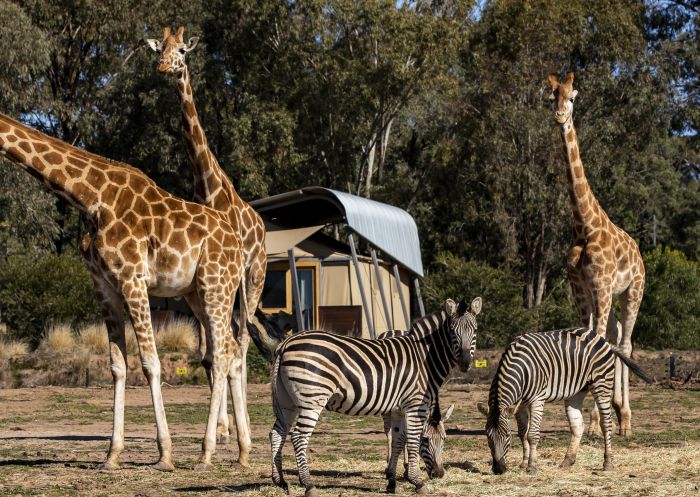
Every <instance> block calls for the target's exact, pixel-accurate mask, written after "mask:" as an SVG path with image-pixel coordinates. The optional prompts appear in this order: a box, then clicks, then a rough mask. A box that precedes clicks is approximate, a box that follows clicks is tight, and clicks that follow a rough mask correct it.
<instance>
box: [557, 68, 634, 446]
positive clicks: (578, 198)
mask: <svg viewBox="0 0 700 497" xmlns="http://www.w3.org/2000/svg"><path fill="white" fill-rule="evenodd" d="M549 83H550V85H551V87H552V94H551V95H550V97H549V98H550V100H551V101H552V108H553V110H554V118H555V120H556V122H557V124H558V125H559V126H560V129H561V137H562V141H563V143H564V152H565V153H566V165H567V169H566V176H567V180H568V186H569V199H570V201H571V207H572V211H573V215H574V229H573V235H574V240H573V244H572V246H571V249H570V250H569V257H568V260H567V272H568V275H569V281H570V282H571V289H572V291H573V295H574V300H575V302H576V307H577V309H578V312H579V315H580V318H581V321H582V322H583V324H584V325H588V326H590V327H591V328H592V329H594V330H595V331H596V333H597V334H599V335H606V333H608V334H610V335H611V336H612V337H613V338H614V339H615V340H616V342H617V344H618V345H620V348H621V349H622V352H623V353H624V354H625V355H626V356H627V357H629V356H630V354H631V353H632V330H633V328H634V323H635V321H636V319H637V313H638V312H639V306H640V305H641V303H642V296H643V294H644V274H645V272H644V262H643V260H642V256H641V254H640V253H639V247H638V246H637V243H636V242H635V241H634V239H632V237H631V236H629V235H628V234H627V233H625V231H624V230H622V229H621V228H619V227H618V226H616V225H615V224H614V223H613V222H612V221H611V220H610V218H609V217H608V215H607V214H606V213H605V211H604V210H603V208H602V207H601V206H600V204H599V203H598V200H597V199H596V198H595V196H594V195H593V192H592V191H591V187H590V185H589V184H588V180H587V179H586V174H585V172H584V169H583V163H582V162H581V154H580V153H579V147H578V139H577V137H576V130H575V129H574V123H573V108H574V100H575V99H576V95H577V94H578V92H577V91H576V90H574V88H573V83H574V73H573V72H569V73H567V77H566V81H564V82H563V83H562V82H559V81H558V80H557V77H556V76H554V75H550V76H549ZM614 296H619V300H620V309H621V319H620V321H621V325H622V326H621V330H620V326H619V324H618V323H617V321H616V319H615V315H614V313H613V307H612V299H613V297H614ZM613 406H614V408H615V412H616V414H617V418H618V423H619V432H620V434H621V435H631V434H632V413H631V411H630V405H629V370H628V368H627V366H624V365H623V364H621V362H620V361H619V360H618V361H616V366H615V390H614V395H613ZM597 415H598V411H597V409H594V413H593V414H592V416H591V425H590V427H589V432H591V431H595V430H596V429H597V427H598V423H597V422H596V421H597V419H596V418H597Z"/></svg>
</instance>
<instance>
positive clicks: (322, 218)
mask: <svg viewBox="0 0 700 497" xmlns="http://www.w3.org/2000/svg"><path fill="white" fill-rule="evenodd" d="M250 205H251V206H252V207H253V208H254V209H255V210H256V211H258V212H259V213H260V214H261V215H262V216H263V218H265V220H266V222H269V223H272V224H274V225H278V226H284V227H287V228H299V227H304V226H315V225H318V224H328V223H341V222H344V223H346V224H347V225H348V227H349V228H350V229H351V230H352V231H354V232H355V233H357V235H358V236H360V237H362V238H363V239H365V240H366V241H367V242H369V243H370V244H371V245H373V246H375V247H377V248H378V249H379V250H381V251H382V252H383V253H384V254H385V255H386V256H388V257H390V258H392V259H393V260H395V261H396V262H397V263H399V264H401V265H402V266H404V267H406V268H407V269H409V270H410V271H412V272H413V273H415V274H417V275H419V276H423V262H422V260H421V255H420V241H419V239H418V228H417V227H416V222H415V221H414V220H413V218H412V217H411V215H410V214H409V213H408V212H406V211H405V210H403V209H400V208H398V207H394V206H391V205H387V204H383V203H381V202H377V201H375V200H371V199H368V198H363V197H358V196H357V195H351V194H349V193H344V192H339V191H337V190H332V189H330V188H323V187H320V186H310V187H306V188H301V189H299V190H294V191H291V192H287V193H281V194H279V195H274V196H272V197H267V198H263V199H260V200H254V201H253V202H250Z"/></svg>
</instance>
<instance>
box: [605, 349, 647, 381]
mask: <svg viewBox="0 0 700 497" xmlns="http://www.w3.org/2000/svg"><path fill="white" fill-rule="evenodd" d="M610 348H611V349H612V351H613V352H614V353H615V355H616V356H617V357H619V358H620V360H621V361H622V362H624V363H625V365H626V366H627V367H628V368H630V371H632V372H633V373H634V374H636V375H637V376H639V377H640V378H641V379H642V380H644V381H645V382H647V383H654V381H655V380H654V378H652V377H651V376H649V375H648V374H646V373H645V372H644V370H643V369H642V368H640V367H639V366H638V365H637V364H636V363H634V362H632V359H630V358H629V357H627V356H626V355H625V354H623V353H622V351H621V350H620V349H618V348H617V347H613V346H612V345H611V346H610Z"/></svg>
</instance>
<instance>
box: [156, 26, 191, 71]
mask: <svg viewBox="0 0 700 497" xmlns="http://www.w3.org/2000/svg"><path fill="white" fill-rule="evenodd" d="M184 34H185V28H184V27H182V26H180V27H179V28H178V29H177V33H174V34H173V33H172V32H171V31H170V28H169V27H165V28H163V40H162V41H160V40H155V39H153V38H149V39H148V40H146V43H148V46H149V47H151V49H152V50H153V51H155V52H158V53H159V54H160V60H159V62H158V72H162V73H168V72H169V73H175V74H180V73H181V72H182V71H184V70H185V55H187V53H188V52H190V51H192V50H193V49H194V47H196V46H197V42H198V41H199V38H198V37H196V36H195V37H193V38H190V39H189V40H188V41H187V43H185V41H184V38H183V37H182V35H184Z"/></svg>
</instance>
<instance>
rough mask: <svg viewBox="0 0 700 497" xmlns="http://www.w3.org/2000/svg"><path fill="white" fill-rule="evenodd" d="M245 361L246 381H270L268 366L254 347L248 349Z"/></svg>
mask: <svg viewBox="0 0 700 497" xmlns="http://www.w3.org/2000/svg"><path fill="white" fill-rule="evenodd" d="M246 361H247V365H248V381H251V382H253V383H267V382H269V381H270V365H269V364H268V362H267V361H266V360H265V358H264V357H263V356H262V354H261V353H260V351H259V350H258V348H257V347H256V346H255V345H253V346H251V347H248V356H247V357H246Z"/></svg>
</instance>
